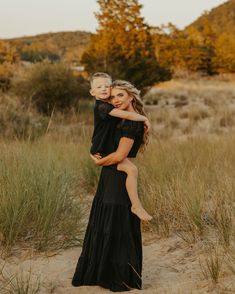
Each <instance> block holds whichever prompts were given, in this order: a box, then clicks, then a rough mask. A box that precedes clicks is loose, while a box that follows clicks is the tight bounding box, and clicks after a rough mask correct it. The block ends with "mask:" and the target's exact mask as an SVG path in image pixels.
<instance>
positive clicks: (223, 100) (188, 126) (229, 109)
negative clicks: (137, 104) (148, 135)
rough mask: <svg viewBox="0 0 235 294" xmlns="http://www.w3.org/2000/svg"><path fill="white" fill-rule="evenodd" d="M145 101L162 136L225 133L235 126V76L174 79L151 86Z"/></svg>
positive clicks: (157, 130) (155, 132) (155, 126)
mask: <svg viewBox="0 0 235 294" xmlns="http://www.w3.org/2000/svg"><path fill="white" fill-rule="evenodd" d="M144 100H145V103H146V106H147V110H148V112H149V114H150V117H151V120H152V121H153V122H154V127H153V129H154V134H155V135H157V136H159V137H160V138H170V137H172V136H173V137H179V136H185V135H201V134H205V135H207V134H224V133H227V132H228V131H230V130H231V131H232V130H234V127H235V79H234V78H233V79H232V78H231V79H229V80H228V81H224V80H223V79H217V80H215V79H198V80H183V79H181V80H172V81H170V82H165V83H162V84H159V85H157V86H156V87H154V88H152V89H151V90H150V91H149V92H148V93H147V94H146V95H145V97H144ZM169 121H177V127H176V124H174V123H173V124H171V125H169Z"/></svg>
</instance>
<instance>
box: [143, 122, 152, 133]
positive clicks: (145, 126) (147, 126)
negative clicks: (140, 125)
mask: <svg viewBox="0 0 235 294" xmlns="http://www.w3.org/2000/svg"><path fill="white" fill-rule="evenodd" d="M150 129H151V125H150V122H149V120H148V119H146V121H145V122H144V131H145V132H146V133H149V132H150Z"/></svg>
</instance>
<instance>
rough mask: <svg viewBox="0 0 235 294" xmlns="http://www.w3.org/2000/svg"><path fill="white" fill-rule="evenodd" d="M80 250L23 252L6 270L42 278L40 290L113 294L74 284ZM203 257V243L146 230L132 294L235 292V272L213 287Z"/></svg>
mask: <svg viewBox="0 0 235 294" xmlns="http://www.w3.org/2000/svg"><path fill="white" fill-rule="evenodd" d="M80 252H81V247H75V248H70V249H67V250H63V251H60V252H49V253H47V255H45V253H44V254H40V255H39V254H37V255H34V256H29V253H28V252H21V253H19V254H17V256H16V255H14V256H11V257H8V258H7V259H6V260H5V262H6V264H5V269H6V271H7V272H8V274H17V273H18V276H19V275H20V276H21V277H22V276H25V277H29V276H30V281H31V282H32V283H33V284H35V283H36V281H37V280H40V291H39V293H58V294H64V293H79V294H87V293H90V294H102V293H111V292H110V291H109V290H107V289H103V288H101V287H99V286H86V287H78V288H74V287H72V286H71V278H72V275H73V272H74V268H75V266H76V262H77V259H78V257H79V254H80ZM200 260H203V256H202V248H201V244H200V242H198V243H197V244H192V245H189V244H187V243H185V242H184V241H183V240H182V239H181V238H180V237H178V236H171V237H170V238H167V239H160V238H159V236H158V235H157V234H154V233H143V290H141V291H140V290H136V289H135V290H131V293H133V294H135V293H143V294H155V293H156V294H157V293H235V277H234V275H233V276H232V274H229V273H226V272H223V274H222V276H221V278H220V280H219V283H218V285H216V286H214V285H213V283H212V282H211V281H210V280H209V279H206V278H205V277H204V276H203V274H202V271H201V267H200ZM2 263H3V260H1V264H2ZM30 272H31V275H30V274H29V273H30ZM22 273H23V274H22ZM13 283H14V280H13ZM233 291H234V292H233ZM1 293H2V292H1ZM6 293H7V292H6ZM8 293H9V292H8ZM27 293H31V292H27Z"/></svg>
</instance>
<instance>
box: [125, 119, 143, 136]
mask: <svg viewBox="0 0 235 294" xmlns="http://www.w3.org/2000/svg"><path fill="white" fill-rule="evenodd" d="M143 128H144V124H143V122H139V121H131V120H126V121H124V122H123V124H122V126H121V129H122V132H121V137H126V138H130V139H133V140H135V139H136V138H137V137H139V136H142V135H143Z"/></svg>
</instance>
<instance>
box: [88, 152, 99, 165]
mask: <svg viewBox="0 0 235 294" xmlns="http://www.w3.org/2000/svg"><path fill="white" fill-rule="evenodd" d="M90 157H91V159H92V160H93V161H94V163H95V164H97V165H99V160H100V159H101V158H102V157H101V156H100V155H99V153H97V154H90Z"/></svg>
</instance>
